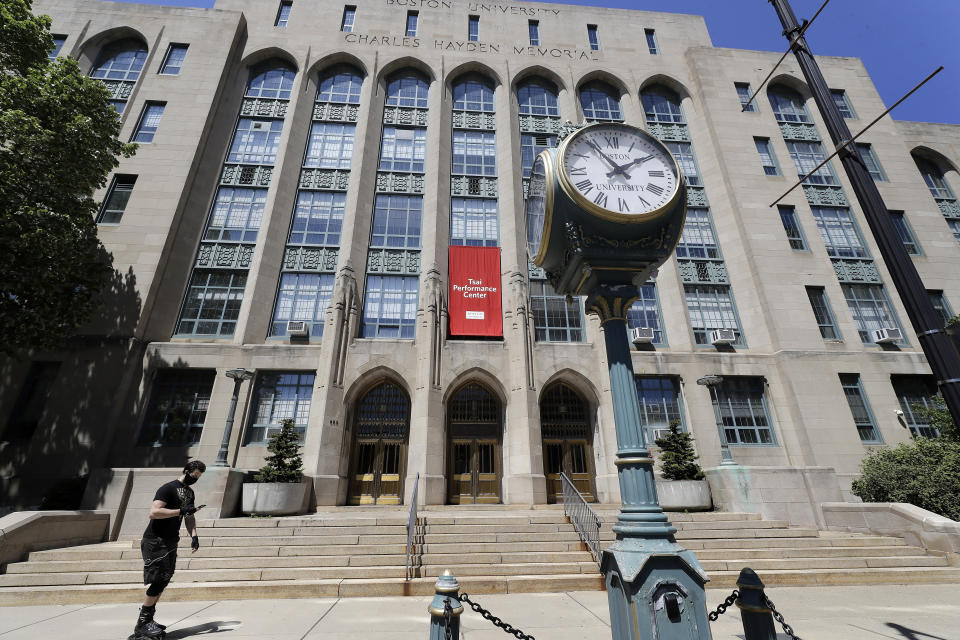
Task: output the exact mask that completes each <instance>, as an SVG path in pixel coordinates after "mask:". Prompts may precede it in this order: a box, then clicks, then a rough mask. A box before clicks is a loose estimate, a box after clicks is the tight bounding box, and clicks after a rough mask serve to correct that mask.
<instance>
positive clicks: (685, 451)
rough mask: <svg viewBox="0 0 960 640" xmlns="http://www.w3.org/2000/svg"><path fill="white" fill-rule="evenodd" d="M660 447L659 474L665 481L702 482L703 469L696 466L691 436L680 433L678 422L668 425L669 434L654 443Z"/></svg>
mask: <svg viewBox="0 0 960 640" xmlns="http://www.w3.org/2000/svg"><path fill="white" fill-rule="evenodd" d="M654 443H655V444H656V445H657V446H658V447H660V460H661V472H662V473H663V477H664V478H666V479H667V480H703V469H701V468H700V465H699V464H697V458H699V457H700V456H698V455H697V454H696V453H695V452H694V450H693V436H692V435H690V434H689V433H684V432H682V431H680V421H679V420H674V421H672V422H671V423H670V433H668V434H667V435H665V436H663V437H662V438H657V439H656V441H655V442H654Z"/></svg>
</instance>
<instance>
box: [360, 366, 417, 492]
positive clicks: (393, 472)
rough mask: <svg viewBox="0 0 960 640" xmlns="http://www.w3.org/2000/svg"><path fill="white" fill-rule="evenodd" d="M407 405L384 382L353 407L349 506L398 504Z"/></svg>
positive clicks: (401, 395) (396, 390) (402, 396)
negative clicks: (354, 411) (354, 410)
mask: <svg viewBox="0 0 960 640" xmlns="http://www.w3.org/2000/svg"><path fill="white" fill-rule="evenodd" d="M409 430H410V401H409V399H408V398H407V394H406V393H404V391H403V390H402V389H401V388H400V387H398V386H397V385H395V384H393V383H390V382H384V383H382V384H380V385H377V386H376V387H374V388H373V389H371V390H370V391H368V392H367V393H366V394H365V395H364V396H363V397H362V398H361V399H360V401H359V402H358V403H357V409H356V417H355V419H354V441H353V454H352V457H351V461H350V494H349V496H350V497H349V500H348V502H349V503H350V504H400V503H401V501H402V499H403V478H404V473H405V470H406V461H407V434H408V433H409Z"/></svg>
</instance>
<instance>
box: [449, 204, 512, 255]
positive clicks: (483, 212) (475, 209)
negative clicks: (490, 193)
mask: <svg viewBox="0 0 960 640" xmlns="http://www.w3.org/2000/svg"><path fill="white" fill-rule="evenodd" d="M498 226H499V224H498V221H497V201H496V200H492V199H486V198H483V199H481V198H452V199H451V201H450V244H452V245H465V246H468V247H496V246H497V245H498V244H499V238H500V233H499V229H498Z"/></svg>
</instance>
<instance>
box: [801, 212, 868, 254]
mask: <svg viewBox="0 0 960 640" xmlns="http://www.w3.org/2000/svg"><path fill="white" fill-rule="evenodd" d="M810 210H811V211H812V212H813V217H814V219H815V220H816V221H817V229H819V230H820V237H821V238H823V244H824V245H825V246H826V248H827V255H829V256H830V257H831V258H869V257H870V254H869V252H868V251H867V248H866V247H865V246H864V244H863V239H862V237H861V236H860V229H859V228H858V227H857V223H856V221H855V220H854V219H853V216H852V215H851V213H850V209H847V208H846V207H810Z"/></svg>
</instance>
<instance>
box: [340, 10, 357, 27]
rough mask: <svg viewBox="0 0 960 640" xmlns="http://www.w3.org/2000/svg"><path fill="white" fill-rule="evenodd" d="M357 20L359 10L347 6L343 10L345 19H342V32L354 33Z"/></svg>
mask: <svg viewBox="0 0 960 640" xmlns="http://www.w3.org/2000/svg"><path fill="white" fill-rule="evenodd" d="M356 18H357V8H356V7H355V6H352V5H346V6H345V7H344V8H343V18H341V19H340V31H344V32H346V33H350V32H351V31H353V23H354V21H355V20H356Z"/></svg>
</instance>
